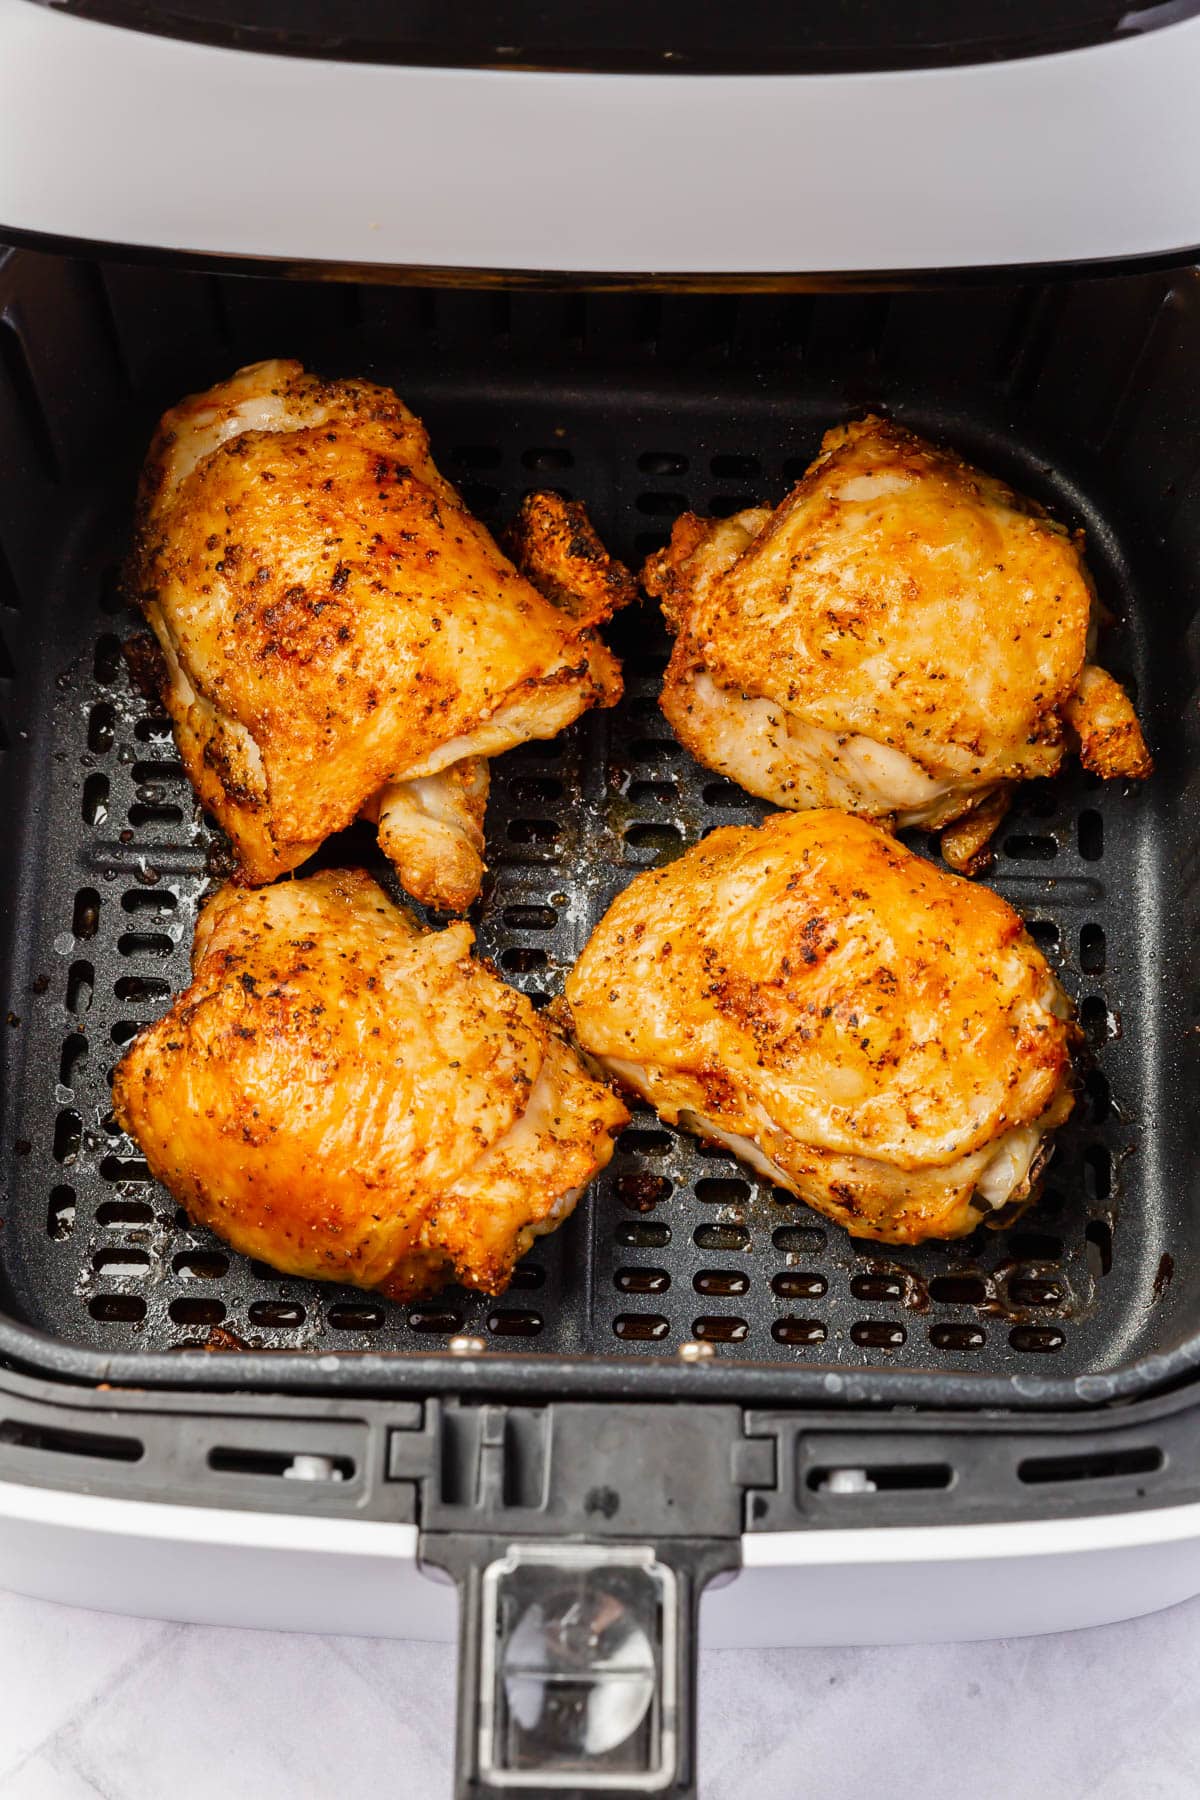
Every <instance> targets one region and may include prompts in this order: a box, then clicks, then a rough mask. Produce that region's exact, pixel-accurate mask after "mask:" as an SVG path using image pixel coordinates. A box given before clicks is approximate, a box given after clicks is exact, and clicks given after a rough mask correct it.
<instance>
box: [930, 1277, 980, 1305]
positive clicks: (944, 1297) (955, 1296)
mask: <svg viewBox="0 0 1200 1800" xmlns="http://www.w3.org/2000/svg"><path fill="white" fill-rule="evenodd" d="M987 1297H988V1284H987V1282H986V1281H985V1280H984V1279H983V1276H982V1275H935V1276H934V1278H933V1280H932V1281H931V1282H930V1284H929V1298H930V1299H931V1300H936V1301H937V1303H938V1305H939V1306H981V1305H982V1304H983V1302H984V1301H985V1300H986V1299H987Z"/></svg>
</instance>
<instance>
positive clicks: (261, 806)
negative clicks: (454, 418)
mask: <svg viewBox="0 0 1200 1800" xmlns="http://www.w3.org/2000/svg"><path fill="white" fill-rule="evenodd" d="M517 542H518V544H519V546H520V554H521V555H522V557H523V558H524V559H525V560H526V561H527V562H528V563H529V565H530V567H531V568H532V569H533V570H534V578H533V579H532V580H530V579H528V578H527V577H526V576H524V575H522V574H521V573H519V572H518V570H517V569H516V568H515V567H514V565H513V563H512V562H510V561H509V559H508V558H507V557H506V556H505V555H504V554H503V553H502V552H501V551H500V549H499V548H498V547H497V545H496V543H495V542H494V540H493V539H492V538H491V537H490V536H489V534H488V532H487V531H485V529H484V528H483V526H482V525H480V524H479V522H478V521H477V520H476V519H474V518H473V517H472V516H471V514H470V513H469V512H468V511H467V509H466V508H465V507H464V505H463V503H462V501H461V500H460V498H459V496H458V494H457V493H456V492H455V490H454V489H453V488H452V487H451V485H450V483H449V482H448V481H446V480H445V479H444V477H443V476H442V475H441V474H440V473H439V472H438V470H437V468H436V467H435V466H434V463H433V461H432V460H431V458H430V454H429V438H428V434H427V433H426V431H425V428H424V426H423V425H422V424H421V421H420V420H419V419H418V418H416V417H415V415H414V414H413V413H411V412H410V411H409V410H408V408H407V407H406V406H405V405H404V404H403V403H402V402H401V401H400V400H399V399H398V398H397V397H396V395H395V394H394V393H392V392H391V390H390V389H388V388H382V387H375V386H372V385H371V384H370V383H369V382H364V381H322V380H320V379H318V377H316V376H314V375H309V374H306V373H305V372H304V370H303V369H302V368H301V367H300V365H299V364H298V363H294V362H265V363H256V364H254V365H253V366H252V367H250V368H246V369H242V370H241V371H240V372H239V373H238V374H237V375H235V376H234V377H233V378H232V379H231V380H229V381H225V382H222V383H220V384H219V385H218V386H217V387H215V388H212V389H210V390H209V391H208V392H207V393H204V394H197V395H193V396H192V397H191V398H190V399H187V400H184V401H183V402H181V404H180V405H179V406H176V407H174V408H173V409H172V410H171V411H170V412H168V413H167V414H166V415H165V416H164V418H163V420H162V423H161V425H160V426H159V430H158V433H157V435H156V437H155V439H154V442H153V444H152V446H151V448H150V453H149V456H148V458H147V461H146V467H145V470H144V472H143V476H142V483H141V489H140V495H139V505H138V529H137V538H136V543H135V549H134V554H133V556H132V558H131V564H130V567H131V586H132V587H133V588H134V589H135V591H136V593H137V596H138V598H139V599H140V601H141V603H142V606H143V608H144V610H145V613H146V617H147V620H148V622H149V624H150V626H151V627H152V629H153V631H154V634H155V636H156V638H157V639H158V643H159V645H160V647H161V650H162V654H163V658H164V659H165V665H166V666H165V671H164V676H163V682H162V687H163V701H164V704H165V705H166V707H167V710H168V711H169V713H170V715H171V718H172V720H173V722H174V726H175V733H176V737H177V739H178V743H179V749H180V754H181V756H182V758H183V761H184V764H185V766H186V768H187V771H188V774H189V775H190V777H191V779H192V782H193V783H194V785H195V787H196V789H197V791H198V793H199V794H200V797H201V799H202V801H203V803H204V805H205V806H206V807H207V808H208V809H209V811H210V812H211V813H213V814H214V815H215V817H216V818H217V820H218V821H219V822H220V824H221V825H222V826H223V827H224V828H225V830H226V832H227V833H228V834H229V837H230V838H231V840H232V842H233V846H234V849H235V851H236V853H237V856H238V860H239V863H240V865H241V873H242V877H243V879H245V880H247V881H250V882H263V881H269V880H271V879H272V877H273V876H275V875H277V874H279V873H280V872H282V871H283V870H286V869H292V868H295V867H296V866H297V864H299V863H301V862H303V861H304V860H305V858H306V857H308V856H309V855H311V854H312V852H313V851H314V850H316V849H317V847H318V846H319V845H320V844H321V842H322V841H323V840H324V839H325V838H326V837H327V836H328V835H329V834H330V833H331V832H334V831H337V830H340V829H341V828H342V827H343V826H345V825H348V824H349V823H350V822H351V821H352V820H353V819H355V818H356V817H358V816H359V815H360V814H361V815H363V816H365V817H367V818H369V819H372V820H374V821H376V822H377V823H378V825H379V831H380V840H381V843H382V844H383V847H384V849H385V851H386V852H387V854H388V855H389V857H391V859H392V860H393V861H394V863H395V865H396V868H397V871H398V873H399V876H400V879H401V881H402V882H403V883H404V885H405V887H406V888H407V889H408V891H409V892H410V893H412V894H413V895H415V896H416V897H417V898H418V899H421V900H424V901H427V902H429V903H430V904H433V905H438V906H442V907H445V908H447V909H449V910H462V909H463V908H464V907H466V906H467V905H469V904H470V902H471V900H472V899H473V898H474V896H475V894H476V893H477V892H478V889H479V884H480V881H481V879H482V874H483V811H484V806H485V804H486V800H487V785H488V768H487V758H488V757H490V756H495V755H497V754H498V753H499V752H500V751H502V750H507V749H509V748H511V747H512V746H513V745H515V744H520V743H523V742H524V741H525V740H526V739H528V738H542V737H553V736H554V735H555V734H556V733H557V732H559V731H561V730H563V729H564V727H565V726H567V725H569V724H570V723H571V721H572V720H573V719H575V718H577V717H578V716H579V714H580V713H581V712H583V711H584V710H585V709H586V708H587V707H589V706H593V705H601V706H611V705H612V704H614V702H615V701H616V700H617V699H618V697H619V695H620V692H621V681H620V673H619V669H618V666H617V663H616V661H615V659H614V658H613V657H612V655H611V654H610V653H609V651H608V650H606V649H605V647H604V645H603V644H602V643H601V642H600V640H599V638H598V637H597V636H596V632H595V627H596V626H597V625H598V624H599V623H600V622H601V621H602V620H603V619H605V618H606V617H607V616H608V615H609V614H610V613H611V612H612V611H613V609H614V608H615V607H617V606H619V605H621V604H623V603H624V602H625V601H626V600H628V599H629V598H631V597H632V595H633V593H634V587H633V582H632V579H631V577H630V576H629V574H628V571H627V570H625V569H623V568H622V567H621V565H620V564H619V563H616V562H614V561H613V560H612V559H611V558H609V557H608V556H607V555H606V554H605V552H604V550H603V548H602V547H601V545H600V544H599V542H598V540H597V538H596V536H595V533H594V532H593V531H592V528H591V526H590V524H589V522H588V520H587V518H586V516H585V515H584V513H583V511H582V508H580V507H579V506H578V505H577V504H574V503H569V502H566V501H563V500H561V499H559V498H558V497H557V496H556V495H553V494H540V495H535V496H532V497H531V498H530V499H529V500H528V501H527V502H526V504H525V509H524V515H523V518H522V521H521V524H520V527H519V530H518V533H517ZM547 596H548V597H547Z"/></svg>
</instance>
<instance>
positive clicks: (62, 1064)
mask: <svg viewBox="0 0 1200 1800" xmlns="http://www.w3.org/2000/svg"><path fill="white" fill-rule="evenodd" d="M87 1061H88V1045H87V1039H86V1038H85V1037H84V1036H83V1034H82V1032H78V1031H73V1032H72V1033H71V1035H70V1037H69V1038H68V1039H67V1041H66V1042H65V1044H64V1045H63V1047H62V1055H61V1057H60V1058H59V1062H58V1079H59V1083H60V1085H61V1086H62V1087H65V1088H73V1087H74V1086H75V1077H76V1076H77V1075H81V1074H82V1073H83V1071H84V1069H85V1068H86V1067H87Z"/></svg>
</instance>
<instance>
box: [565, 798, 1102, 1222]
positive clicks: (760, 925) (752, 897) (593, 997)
mask: <svg viewBox="0 0 1200 1800" xmlns="http://www.w3.org/2000/svg"><path fill="white" fill-rule="evenodd" d="M566 1002H567V1007H568V1009H569V1013H570V1019H571V1025H572V1029H573V1031H574V1034H575V1037H576V1039H577V1041H578V1042H579V1044H580V1045H581V1046H582V1047H583V1049H584V1050H585V1051H586V1052H587V1053H588V1054H589V1055H590V1056H591V1057H593V1058H594V1059H595V1061H596V1062H597V1063H598V1064H599V1065H600V1066H601V1067H602V1068H604V1069H605V1070H607V1071H608V1073H610V1074H612V1075H615V1076H617V1077H618V1078H619V1079H620V1080H621V1081H622V1082H623V1083H625V1084H626V1085H627V1086H628V1087H630V1088H632V1089H634V1090H636V1091H637V1092H638V1093H639V1094H642V1095H644V1096H645V1098H646V1099H647V1100H649V1101H650V1103H651V1104H652V1105H653V1106H654V1107H655V1108H656V1109H657V1111H658V1112H659V1114H660V1115H661V1116H662V1118H664V1119H665V1120H666V1121H667V1123H668V1124H672V1125H675V1124H678V1125H682V1126H684V1127H686V1128H687V1129H688V1130H690V1131H695V1132H698V1133H699V1134H700V1135H701V1136H704V1137H709V1138H713V1139H715V1140H717V1141H720V1142H724V1143H726V1144H728V1145H729V1146H730V1147H731V1148H732V1149H733V1150H735V1151H736V1153H737V1154H738V1155H739V1156H742V1157H743V1158H745V1160H746V1161H748V1162H749V1163H751V1164H752V1165H753V1166H754V1167H755V1168H756V1169H758V1170H759V1171H760V1173H763V1174H765V1175H767V1176H768V1177H769V1178H770V1179H771V1180H772V1181H774V1182H776V1183H778V1184H779V1185H780V1186H782V1187H785V1188H788V1189H790V1190H791V1191H792V1192H793V1193H795V1194H798V1195H799V1196H800V1197H801V1199H803V1200H805V1201H807V1202H808V1204H809V1205H810V1206H813V1207H815V1208H816V1209H817V1211H818V1212H822V1213H824V1214H826V1215H827V1216H828V1217H829V1218H831V1219H835V1220H836V1221H837V1222H838V1223H839V1224H841V1225H844V1226H845V1227H846V1229H847V1231H849V1232H850V1233H851V1235H852V1236H854V1237H861V1238H875V1239H878V1240H880V1241H881V1242H883V1243H889V1244H917V1243H920V1242H922V1241H923V1240H924V1239H926V1238H953V1237H961V1236H964V1235H965V1234H966V1233H968V1232H970V1231H971V1230H972V1229H973V1228H974V1227H975V1226H976V1225H977V1224H979V1223H980V1221H981V1220H984V1221H986V1220H989V1219H991V1220H992V1221H993V1222H997V1221H998V1219H999V1218H1001V1217H1003V1218H1004V1219H1005V1220H1007V1219H1008V1218H1010V1217H1012V1216H1013V1215H1014V1214H1015V1212H1016V1211H1017V1210H1018V1209H1019V1207H1020V1206H1021V1205H1022V1204H1023V1203H1024V1202H1025V1201H1027V1200H1028V1199H1029V1198H1030V1197H1031V1196H1032V1194H1033V1192H1034V1191H1035V1188H1036V1184H1037V1176H1038V1173H1039V1170H1040V1167H1041V1165H1042V1164H1043V1162H1044V1161H1045V1160H1046V1156H1047V1155H1048V1151H1049V1138H1048V1134H1049V1133H1050V1132H1051V1131H1052V1130H1053V1129H1054V1127H1055V1126H1057V1125H1059V1124H1061V1123H1062V1121H1063V1120H1064V1119H1065V1118H1066V1117H1067V1115H1068V1114H1069V1112H1070V1111H1071V1107H1072V1103H1073V1102H1072V1092H1071V1046H1072V1043H1073V1040H1074V1038H1075V1036H1076V1028H1075V1026H1074V1023H1073V1021H1072V1017H1071V1009H1070V1005H1069V1002H1068V1001H1067V999H1066V997H1065V995H1064V994H1063V992H1062V990H1061V988H1060V987H1059V986H1058V983H1057V982H1056V981H1055V979H1054V976H1053V975H1052V974H1051V972H1050V969H1049V968H1048V967H1047V965H1046V963H1045V961H1044V960H1043V958H1042V956H1041V955H1040V953H1039V952H1038V950H1037V949H1036V948H1035V946H1034V945H1033V943H1032V942H1031V941H1030V939H1029V938H1028V936H1027V935H1026V933H1025V931H1024V928H1023V926H1022V923H1021V920H1020V918H1019V917H1018V915H1017V914H1016V913H1015V912H1014V911H1013V909H1012V908H1011V907H1010V906H1009V905H1007V904H1006V902H1005V901H1003V900H1001V899H1000V898H999V896H998V895H996V894H994V893H992V892H991V891H990V890H988V889H986V888H982V887H975V886H973V885H972V884H971V883H970V882H967V881H963V880H961V879H960V878H959V877H958V876H955V875H948V874H946V873H945V872H944V871H942V870H940V869H937V868H935V867H934V866H933V865H932V864H930V863H928V862H926V861H924V860H923V859H922V858H920V857H917V856H914V855H913V854H912V853H911V852H910V851H908V850H906V849H905V848H904V847H903V845H901V844H900V843H898V842H897V841H896V840H895V839H894V838H892V837H890V836H888V834H887V833H886V832H884V831H882V830H881V829H880V828H879V827H878V826H876V825H873V824H871V823H870V822H868V821H867V820H865V819H861V818H857V817H854V816H852V815H850V814H846V813H842V812H837V811H828V810H814V811H810V812H803V813H776V814H773V815H772V816H771V817H770V818H768V819H767V820H766V822H765V823H764V824H763V825H761V826H749V827H728V828H725V829H722V830H719V831H714V832H713V833H712V834H711V835H710V836H709V837H707V838H706V839H705V840H704V841H703V843H701V844H699V845H697V846H696V847H695V848H694V849H692V850H689V851H688V852H687V854H686V855H684V856H682V857H680V858H679V860H678V861H676V862H673V863H671V864H669V865H668V866H667V867H666V868H663V869H657V870H653V871H649V872H647V873H646V874H643V875H639V876H638V877H637V878H636V879H635V880H634V881H633V882H631V883H630V885H629V887H627V888H626V889H625V891H624V893H622V894H621V895H619V896H618V898H617V899H616V900H615V901H614V902H613V904H612V906H611V907H610V908H609V910H608V912H607V913H606V914H605V916H604V918H603V919H602V920H601V921H600V923H599V925H598V926H597V927H596V930H595V931H594V932H593V934H592V937H591V941H590V942H589V943H588V945H587V947H586V948H585V950H584V952H583V955H582V956H581V957H580V959H579V961H578V963H577V964H576V966H575V969H574V971H573V972H572V974H571V976H570V978H569V980H568V982H567V987H566ZM1001 1209H1003V1210H1002V1211H1001Z"/></svg>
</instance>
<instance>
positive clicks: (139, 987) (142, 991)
mask: <svg viewBox="0 0 1200 1800" xmlns="http://www.w3.org/2000/svg"><path fill="white" fill-rule="evenodd" d="M170 992H171V987H170V983H169V982H166V981H162V980H160V979H159V977H158V976H157V975H122V976H121V978H120V980H119V981H117V982H115V983H114V984H113V993H114V994H115V995H116V996H117V999H118V1000H131V1001H134V1002H135V1003H136V1002H139V1001H146V1000H165V999H166V998H167V996H168V995H169V994H170Z"/></svg>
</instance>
